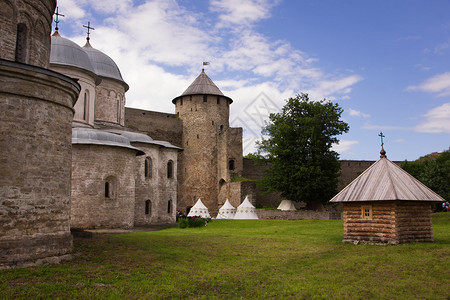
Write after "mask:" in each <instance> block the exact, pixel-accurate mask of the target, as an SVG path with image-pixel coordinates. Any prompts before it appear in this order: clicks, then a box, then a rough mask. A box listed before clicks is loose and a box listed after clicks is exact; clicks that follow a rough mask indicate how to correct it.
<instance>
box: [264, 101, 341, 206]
mask: <svg viewBox="0 0 450 300" xmlns="http://www.w3.org/2000/svg"><path fill="white" fill-rule="evenodd" d="M341 114H342V108H340V107H339V106H338V104H333V103H332V102H328V101H326V100H325V99H324V100H322V101H310V100H309V98H308V95H307V94H301V95H297V96H296V97H295V98H289V99H288V100H287V102H286V105H285V106H284V107H283V110H282V112H281V113H276V114H270V123H269V124H267V125H266V126H265V127H264V128H263V131H262V133H263V135H265V136H268V139H263V140H262V141H261V142H259V143H258V144H257V147H258V154H257V155H259V156H261V155H263V154H264V155H265V157H266V158H267V159H268V160H269V161H270V162H271V164H272V165H271V167H270V168H269V170H268V175H267V176H266V177H265V178H264V179H262V180H261V181H260V182H258V185H259V187H261V188H263V189H264V190H265V191H266V192H272V191H279V192H281V193H282V196H283V197H284V198H286V199H290V200H293V201H304V202H306V203H307V204H308V208H311V204H313V203H316V204H317V203H326V202H327V201H328V200H330V199H331V198H332V197H333V196H334V195H335V193H336V188H337V182H338V176H339V171H340V163H339V161H338V158H339V155H338V153H336V152H335V151H332V150H331V147H332V145H333V144H335V143H337V142H338V139H337V137H336V136H337V135H340V134H342V133H344V132H347V131H348V130H349V126H348V124H347V123H345V122H344V121H341V120H340V117H341ZM312 206H314V205H312Z"/></svg>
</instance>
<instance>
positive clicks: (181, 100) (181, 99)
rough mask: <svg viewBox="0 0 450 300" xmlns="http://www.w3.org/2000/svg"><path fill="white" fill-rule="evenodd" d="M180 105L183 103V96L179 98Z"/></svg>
mask: <svg viewBox="0 0 450 300" xmlns="http://www.w3.org/2000/svg"><path fill="white" fill-rule="evenodd" d="M180 105H183V97H181V98H180Z"/></svg>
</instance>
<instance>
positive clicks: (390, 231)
mask: <svg viewBox="0 0 450 300" xmlns="http://www.w3.org/2000/svg"><path fill="white" fill-rule="evenodd" d="M362 206H371V207H372V218H371V219H363V217H362V215H361V207H362ZM343 219H344V240H343V241H344V242H356V241H358V242H359V241H362V242H368V243H387V244H399V243H407V242H432V241H433V229H432V224H431V209H430V205H429V203H427V202H415V201H372V202H355V203H344V213H343Z"/></svg>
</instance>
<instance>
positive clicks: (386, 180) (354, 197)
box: [330, 153, 444, 202]
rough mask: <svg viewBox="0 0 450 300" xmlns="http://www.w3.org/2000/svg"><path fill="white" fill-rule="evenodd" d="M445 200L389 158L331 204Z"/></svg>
mask: <svg viewBox="0 0 450 300" xmlns="http://www.w3.org/2000/svg"><path fill="white" fill-rule="evenodd" d="M389 200H404V201H444V199H443V198H442V197H441V196H439V195H438V194H436V193H435V192H433V191H432V190H431V189H429V188H428V187H427V186H425V185H424V184H423V183H421V182H420V181H419V180H417V179H416V178H414V177H413V176H411V175H410V174H409V173H408V172H406V171H405V170H403V169H402V168H400V167H399V166H398V165H396V164H395V163H393V162H392V161H390V160H389V159H387V158H386V156H385V155H384V153H382V155H381V157H380V159H379V160H378V161H376V162H375V163H374V164H373V165H371V166H370V167H369V168H367V169H366V170H365V171H364V172H363V173H362V174H361V175H359V176H358V177H357V178H356V179H355V180H353V181H352V182H351V183H350V184H349V185H347V186H346V187H345V188H344V189H343V190H342V191H340V192H339V193H338V194H337V195H336V196H334V197H333V198H332V199H331V200H330V202H357V201H358V202H360V201H389Z"/></svg>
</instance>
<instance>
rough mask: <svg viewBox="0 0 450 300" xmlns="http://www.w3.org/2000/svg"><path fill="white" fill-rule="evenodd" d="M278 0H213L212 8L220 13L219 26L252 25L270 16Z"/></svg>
mask: <svg viewBox="0 0 450 300" xmlns="http://www.w3.org/2000/svg"><path fill="white" fill-rule="evenodd" d="M277 2H278V1H270V0H212V1H211V3H210V10H211V11H213V12H217V13H219V22H218V23H217V24H216V25H217V27H219V28H221V27H235V26H236V25H241V26H245V27H247V26H250V25H252V24H253V23H255V22H257V21H259V20H262V19H267V18H268V17H270V10H271V8H272V7H273V6H275V5H276V4H277Z"/></svg>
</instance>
